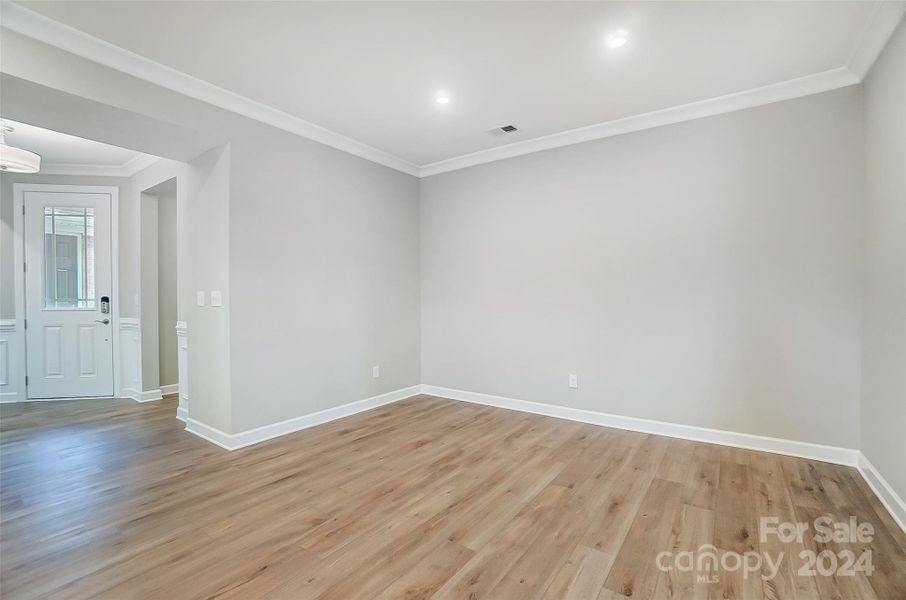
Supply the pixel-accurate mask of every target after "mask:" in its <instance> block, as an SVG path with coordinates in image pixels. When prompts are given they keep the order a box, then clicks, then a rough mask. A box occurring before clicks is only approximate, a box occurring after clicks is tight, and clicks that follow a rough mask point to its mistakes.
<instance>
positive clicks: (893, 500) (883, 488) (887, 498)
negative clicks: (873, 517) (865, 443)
mask: <svg viewBox="0 0 906 600" xmlns="http://www.w3.org/2000/svg"><path fill="white" fill-rule="evenodd" d="M858 467H859V472H860V473H862V477H863V479H865V481H866V483H868V487H870V488H871V489H872V491H873V492H874V493H875V496H877V497H878V499H879V500H880V501H881V504H883V505H884V508H886V509H887V512H889V513H890V515H891V516H892V517H893V519H894V521H896V522H897V525H899V526H900V529H902V530H903V532H904V533H906V501H904V500H903V499H902V498H900V496H899V494H897V493H896V492H895V491H894V489H893V488H892V487H891V486H890V484H889V483H887V480H886V479H884V477H882V476H881V472H880V471H878V470H877V469H876V468H875V466H874V465H873V464H871V461H869V460H868V457H867V456H865V454H863V453H862V452H859V464H858Z"/></svg>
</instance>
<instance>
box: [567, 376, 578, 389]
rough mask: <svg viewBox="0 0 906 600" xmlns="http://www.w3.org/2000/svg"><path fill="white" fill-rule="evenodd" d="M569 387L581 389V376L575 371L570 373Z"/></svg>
mask: <svg viewBox="0 0 906 600" xmlns="http://www.w3.org/2000/svg"><path fill="white" fill-rule="evenodd" d="M569 387H571V388H572V389H574V390H577V389H579V376H578V375H576V374H575V373H570V374H569Z"/></svg>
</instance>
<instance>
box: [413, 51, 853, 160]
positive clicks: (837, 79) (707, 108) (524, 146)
mask: <svg viewBox="0 0 906 600" xmlns="http://www.w3.org/2000/svg"><path fill="white" fill-rule="evenodd" d="M857 83H859V78H858V77H856V76H855V75H853V74H852V73H851V72H850V71H849V70H848V69H846V68H844V67H839V68H836V69H831V70H830V71H824V72H822V73H815V74H813V75H806V76H805V77H800V78H798V79H790V80H788V81H782V82H780V83H774V84H771V85H766V86H764V87H760V88H755V89H751V90H746V91H744V92H737V93H734V94H727V95H726V96H718V97H716V98H709V99H707V100H699V101H697V102H690V103H689V104H681V105H679V106H672V107H670V108H665V109H661V110H655V111H651V112H647V113H642V114H639V115H632V116H630V117H625V118H622V119H614V120H613V121H606V122H604V123H596V124H595V125H589V126H587V127H579V128H577V129H570V130H568V131H561V132H559V133H552V134H550V135H545V136H542V137H537V138H533V139H530V140H525V141H522V142H515V143H513V144H507V145H506V146H497V147H496V148H488V149H487V150H481V151H479V152H473V153H471V154H464V155H462V156H457V157H454V158H448V159H446V160H441V161H437V162H434V163H430V164H427V165H424V166H423V167H422V168H421V169H420V170H419V176H420V177H429V176H431V175H437V174H439V173H446V172H448V171H456V170H459V169H465V168H467V167H474V166H476V165H481V164H484V163H489V162H494V161H498V160H504V159H507V158H513V157H516V156H522V155H524V154H532V153H534V152H541V151H543V150H551V149H553V148H560V147H562V146H571V145H573V144H581V143H582V142H590V141H593V140H599V139H603V138H608V137H613V136H616V135H622V134H624V133H632V132H633V131H642V130H643V129H651V128H653V127H660V126H662V125H671V124H674V123H681V122H683V121H691V120H693V119H701V118H702V117H710V116H714V115H719V114H723V113H728V112H733V111H737V110H743V109H746V108H753V107H756V106H762V105H764V104H771V103H773V102H780V101H783V100H792V99H793V98H799V97H801V96H808V95H810V94H818V93H821V92H827V91H830V90H835V89H837V88H841V87H846V86H849V85H855V84H857Z"/></svg>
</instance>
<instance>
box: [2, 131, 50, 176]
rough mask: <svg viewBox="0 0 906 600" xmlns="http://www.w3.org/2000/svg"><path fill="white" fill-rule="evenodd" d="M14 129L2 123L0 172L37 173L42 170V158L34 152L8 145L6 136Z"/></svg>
mask: <svg viewBox="0 0 906 600" xmlns="http://www.w3.org/2000/svg"><path fill="white" fill-rule="evenodd" d="M12 131H13V128H12V127H9V126H8V125H7V124H6V123H3V122H0V171H3V172H4V173H37V172H38V171H40V170H41V157H40V156H38V155H37V154H35V153H34V152H29V151H28V150H23V149H22V148H16V147H15V146H7V145H6V134H7V133H12Z"/></svg>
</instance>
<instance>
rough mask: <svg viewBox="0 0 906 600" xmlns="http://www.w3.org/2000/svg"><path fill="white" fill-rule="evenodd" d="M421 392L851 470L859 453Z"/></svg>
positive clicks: (426, 388)
mask: <svg viewBox="0 0 906 600" xmlns="http://www.w3.org/2000/svg"><path fill="white" fill-rule="evenodd" d="M421 391H422V393H423V394H428V395H430V396H438V397H441V398H450V399H452V400H462V401H463V402H472V403H474V404H482V405H485V406H495V407H497V408H506V409H510V410H518V411H521V412H527V413H532V414H535V415H544V416H546V417H556V418H558V419H568V420H570V421H579V422H581V423H590V424H592V425H601V426H604V427H615V428H617V429H626V430H629V431H640V432H642V433H652V434H655V435H664V436H667V437H674V438H680V439H684V440H693V441H696V442H705V443H708V444H720V445H722V446H733V447H734V448H744V449H746V450H758V451H761V452H772V453H774V454H784V455H787V456H796V457H799V458H807V459H809V460H820V461H824V462H830V463H835V464H839V465H846V466H850V467H854V466H856V465H857V464H858V455H859V451H858V450H855V449H852V448H840V447H837V446H825V445H822V444H813V443H811V442H799V441H796V440H785V439H781V438H774V437H767V436H763V435H753V434H750V433H738V432H735V431H724V430H722V429H709V428H707V427H697V426H694V425H680V424H677V423H668V422H666V421H653V420H651V419H640V418H637V417H627V416H623V415H614V414H610V413H602V412H597V411H592V410H584V409H580V408H570V407H568V406H560V405H557V404H543V403H541V402H531V401H529V400H517V399H515V398H505V397H503V396H492V395H490V394H481V393H478V392H468V391H465V390H455V389H451V388H445V387H439V386H436V385H425V384H422V390H421Z"/></svg>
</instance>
